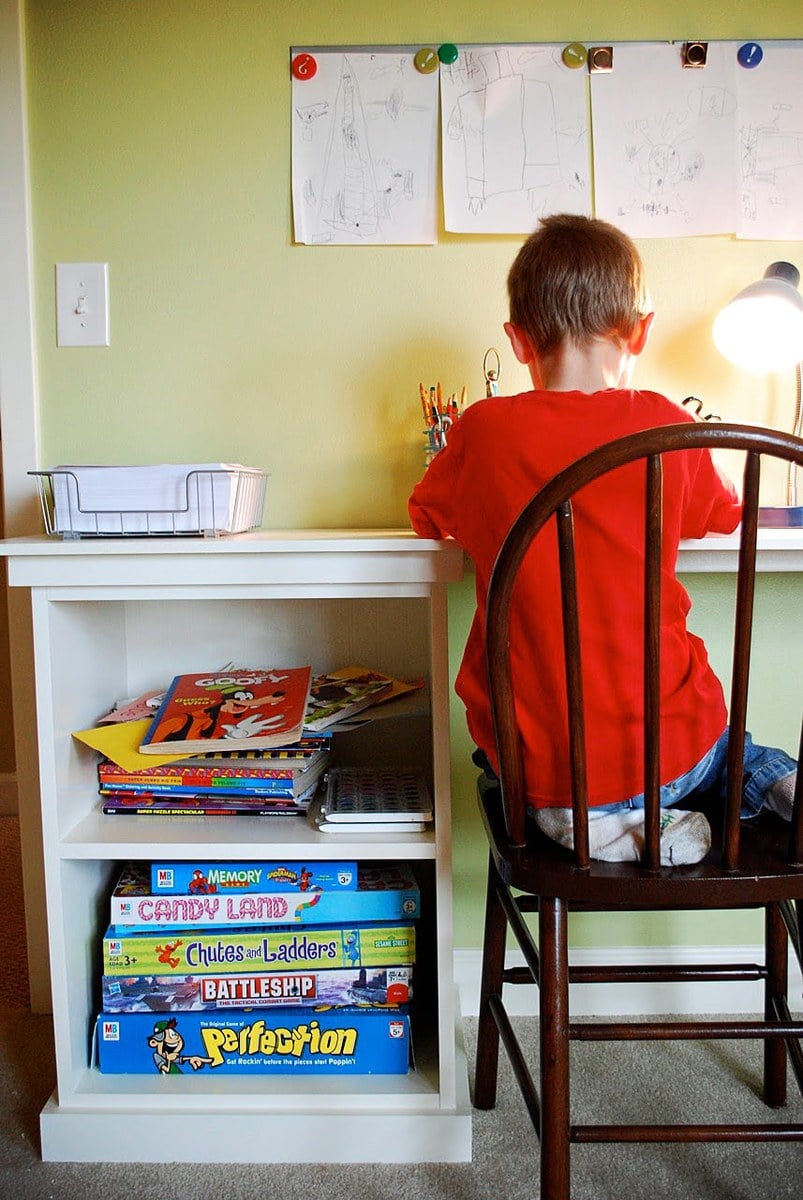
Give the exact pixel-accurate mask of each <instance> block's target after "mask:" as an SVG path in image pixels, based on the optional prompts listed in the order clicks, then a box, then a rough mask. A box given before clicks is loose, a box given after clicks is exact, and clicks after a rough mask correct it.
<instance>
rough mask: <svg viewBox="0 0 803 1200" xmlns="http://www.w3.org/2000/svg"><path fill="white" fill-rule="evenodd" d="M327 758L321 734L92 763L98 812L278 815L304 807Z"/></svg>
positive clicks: (327, 750) (298, 810)
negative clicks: (260, 745) (278, 744)
mask: <svg viewBox="0 0 803 1200" xmlns="http://www.w3.org/2000/svg"><path fill="white" fill-rule="evenodd" d="M328 761H329V740H328V739H327V738H303V739H301V740H300V741H299V742H297V743H296V744H295V745H294V746H288V747H282V748H279V749H275V750H244V751H237V750H221V751H218V752H216V753H214V754H204V755H201V756H198V757H195V758H187V759H183V760H181V761H180V762H173V763H165V764H163V765H161V766H158V767H146V768H143V769H141V770H126V769H125V768H124V767H121V766H119V765H118V764H117V763H113V762H111V761H110V760H109V759H103V760H102V761H101V762H99V763H98V783H99V792H100V796H101V801H102V810H103V812H104V813H110V814H118V813H139V814H143V813H152V814H154V815H158V814H161V815H162V816H165V815H168V816H169V815H177V816H181V815H187V814H192V813H195V814H199V815H202V816H222V815H225V814H229V813H230V814H240V815H246V816H248V815H250V816H282V815H287V814H293V813H304V812H306V811H307V808H308V806H309V803H310V801H311V800H312V797H313V796H314V794H315V790H316V788H317V786H318V781H319V780H320V778H321V776H322V775H323V773H324V771H325V769H326V765H327V763H328Z"/></svg>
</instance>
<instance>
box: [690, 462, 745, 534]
mask: <svg viewBox="0 0 803 1200" xmlns="http://www.w3.org/2000/svg"><path fill="white" fill-rule="evenodd" d="M741 519H742V506H741V503H740V501H739V498H738V496H737V495H736V489H735V487H734V486H733V484H732V483H731V481H730V480H729V479H727V478H726V477H725V476H724V475H723V474H722V473H721V472H720V471H719V470H718V469H717V467H716V465H715V463H714V460H713V459H712V457H711V453H710V451H708V450H700V451H697V452H695V453H693V455H692V467H691V470H690V472H689V490H688V494H687V496H686V503H685V504H684V507H683V514H682V518H681V525H680V536H681V537H683V538H701V537H705V535H706V534H707V533H732V532H733V530H734V529H735V528H736V526H737V525H738V524H739V522H740V521H741Z"/></svg>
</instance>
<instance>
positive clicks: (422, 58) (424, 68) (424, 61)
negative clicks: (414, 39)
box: [413, 46, 440, 75]
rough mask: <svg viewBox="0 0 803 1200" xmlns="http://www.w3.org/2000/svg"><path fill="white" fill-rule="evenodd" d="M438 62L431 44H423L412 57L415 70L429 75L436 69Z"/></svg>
mask: <svg viewBox="0 0 803 1200" xmlns="http://www.w3.org/2000/svg"><path fill="white" fill-rule="evenodd" d="M439 62H440V59H439V58H438V54H437V51H435V50H433V49H432V47H431V46H424V47H423V48H422V49H421V50H419V51H418V53H417V54H416V56H415V58H414V59H413V63H414V64H415V69H416V71H420V72H421V74H422V75H431V74H432V72H433V71H437V69H438V63H439Z"/></svg>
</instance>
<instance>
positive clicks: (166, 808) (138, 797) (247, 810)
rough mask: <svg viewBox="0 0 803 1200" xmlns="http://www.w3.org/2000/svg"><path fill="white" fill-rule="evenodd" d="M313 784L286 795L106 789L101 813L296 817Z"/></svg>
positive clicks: (305, 807)
mask: <svg viewBox="0 0 803 1200" xmlns="http://www.w3.org/2000/svg"><path fill="white" fill-rule="evenodd" d="M314 791H315V785H313V786H312V787H311V788H310V790H309V792H308V793H306V795H302V796H299V797H297V799H295V800H293V799H292V798H290V797H287V796H196V795H191V796H152V795H148V794H147V793H145V792H140V793H138V794H134V793H132V792H113V793H112V792H107V793H105V794H104V795H103V796H102V797H101V806H100V807H101V812H103V813H104V814H105V815H106V816H112V817H113V816H123V817H234V816H238V817H298V816H306V814H307V811H308V808H309V800H310V799H311V798H312V794H313V792H314Z"/></svg>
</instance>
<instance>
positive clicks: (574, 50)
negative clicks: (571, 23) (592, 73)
mask: <svg viewBox="0 0 803 1200" xmlns="http://www.w3.org/2000/svg"><path fill="white" fill-rule="evenodd" d="M561 58H562V59H563V65H564V67H571V68H572V70H573V71H574V70H576V69H577V67H584V66H585V65H586V59H587V58H588V55H587V54H586V48H585V46H584V45H583V44H582V42H569V45H568V46H564V47H563V52H562V54H561Z"/></svg>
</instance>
